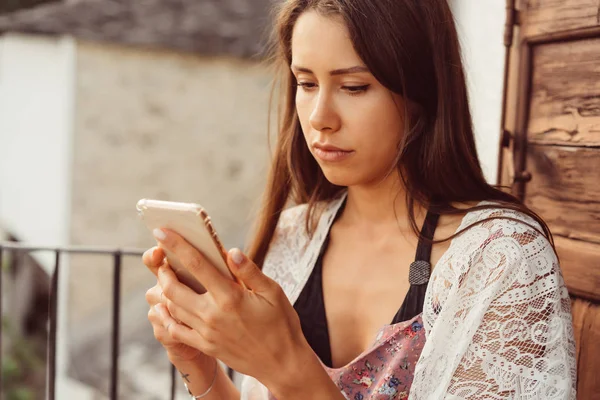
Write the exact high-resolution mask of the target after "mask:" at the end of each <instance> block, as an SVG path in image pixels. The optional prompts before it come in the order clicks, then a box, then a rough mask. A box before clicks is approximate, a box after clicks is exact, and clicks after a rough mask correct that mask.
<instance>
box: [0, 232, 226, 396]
mask: <svg viewBox="0 0 600 400" xmlns="http://www.w3.org/2000/svg"><path fill="white" fill-rule="evenodd" d="M6 252H15V253H18V252H21V253H32V252H51V253H54V255H55V258H54V270H53V271H52V277H51V284H50V285H51V287H50V299H49V302H48V304H49V313H48V314H49V316H48V318H49V332H48V347H47V361H46V362H47V384H46V398H47V399H48V400H54V399H55V397H56V390H55V385H56V341H57V338H56V330H57V316H58V291H59V284H58V282H59V279H58V278H59V274H60V261H61V255H62V254H89V255H107V256H112V257H113V291H112V292H113V293H112V325H111V368H110V386H109V398H110V400H118V388H119V338H120V327H121V322H120V312H121V296H120V293H121V266H122V260H123V257H125V256H135V257H141V255H142V253H143V251H142V250H138V249H115V248H97V247H96V248H94V247H82V246H70V247H39V246H27V245H23V244H20V243H16V242H0V266H1V265H3V264H2V261H3V256H4V254H5V253H6ZM140 262H141V261H140ZM2 275H3V274H2V273H0V312H1V310H2ZM0 360H2V327H1V326H0ZM0 367H1V363H0ZM1 372H2V371H0V397H1V396H2V390H1V389H2V388H3V382H2V373H1ZM175 372H176V371H175V369H174V368H173V367H171V394H170V396H171V400H174V399H175V388H176V378H175ZM228 372H229V374H230V375H231V371H228Z"/></svg>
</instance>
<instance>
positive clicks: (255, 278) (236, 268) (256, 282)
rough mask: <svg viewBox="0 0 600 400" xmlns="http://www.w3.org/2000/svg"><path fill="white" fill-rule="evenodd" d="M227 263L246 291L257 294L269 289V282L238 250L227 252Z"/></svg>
mask: <svg viewBox="0 0 600 400" xmlns="http://www.w3.org/2000/svg"><path fill="white" fill-rule="evenodd" d="M227 263H228V264H229V268H230V269H231V272H233V274H234V275H235V277H236V278H237V279H239V280H240V281H241V282H242V283H243V284H244V285H246V287H247V288H248V289H250V290H252V291H254V292H257V293H261V292H263V293H264V292H267V291H268V290H269V289H270V287H271V280H270V279H269V278H267V276H265V274H263V273H262V271H261V270H260V269H259V268H258V267H257V266H256V264H254V263H253V262H252V261H251V260H250V259H249V258H248V257H246V256H245V255H244V253H242V251H241V250H240V249H231V250H229V254H228V256H227Z"/></svg>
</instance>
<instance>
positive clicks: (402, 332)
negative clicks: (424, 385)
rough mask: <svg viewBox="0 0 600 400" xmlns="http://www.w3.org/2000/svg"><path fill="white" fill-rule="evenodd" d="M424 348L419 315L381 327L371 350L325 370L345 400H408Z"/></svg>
mask: <svg viewBox="0 0 600 400" xmlns="http://www.w3.org/2000/svg"><path fill="white" fill-rule="evenodd" d="M424 345H425V330H424V329H423V320H422V319H421V315H420V314H419V315H417V316H416V317H415V318H413V319H412V320H409V321H405V322H400V323H397V324H394V325H386V326H384V327H383V328H381V330H380V331H379V333H378V334H377V337H376V339H375V343H374V344H373V345H372V346H371V348H369V349H368V350H367V351H365V352H364V353H362V354H361V355H359V356H358V357H357V358H356V359H354V360H353V361H352V362H351V363H349V364H348V365H346V366H344V367H342V368H328V367H325V370H326V371H327V372H328V374H329V376H330V377H331V379H332V380H333V381H334V382H335V383H336V384H337V386H338V387H339V388H340V390H341V391H342V393H343V394H344V395H345V396H346V398H347V399H352V400H367V399H368V400H392V399H394V400H402V399H407V398H408V393H409V391H410V386H411V384H412V381H413V376H414V371H415V365H416V364H417V361H418V360H419V356H420V355H421V351H422V350H423V346H424Z"/></svg>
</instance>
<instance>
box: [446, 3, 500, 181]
mask: <svg viewBox="0 0 600 400" xmlns="http://www.w3.org/2000/svg"><path fill="white" fill-rule="evenodd" d="M450 4H451V6H452V9H453V12H454V14H455V19H456V22H457V26H458V33H459V36H460V40H461V46H462V50H463V60H464V63H465V69H466V73H467V84H468V88H469V96H470V100H471V112H472V114H473V123H474V126H475V135H476V139H477V149H478V153H479V159H480V161H481V164H482V167H483V171H484V173H485V176H486V178H487V180H488V182H490V183H496V170H497V168H498V165H497V163H498V143H499V140H500V118H501V113H502V80H503V71H504V45H503V40H504V22H505V2H504V0H483V1H482V0H450Z"/></svg>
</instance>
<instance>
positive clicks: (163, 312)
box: [142, 247, 203, 361]
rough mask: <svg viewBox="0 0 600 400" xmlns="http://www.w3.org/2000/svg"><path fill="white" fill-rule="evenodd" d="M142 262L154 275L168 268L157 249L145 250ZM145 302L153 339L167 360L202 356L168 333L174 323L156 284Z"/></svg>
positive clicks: (191, 358)
mask: <svg viewBox="0 0 600 400" xmlns="http://www.w3.org/2000/svg"><path fill="white" fill-rule="evenodd" d="M142 261H143V262H144V264H145V265H146V267H148V269H149V270H150V271H152V273H153V274H154V275H157V273H158V269H159V267H160V266H164V267H165V268H167V267H168V264H167V262H166V260H165V253H164V251H163V250H162V249H161V248H159V247H153V248H151V249H149V250H147V251H146V252H145V253H144V255H143V256H142ZM146 301H147V302H148V304H149V305H150V311H148V320H149V321H150V323H151V324H152V328H153V330H154V337H155V338H156V340H158V341H159V342H160V343H161V344H162V345H163V347H164V348H165V349H166V350H167V354H168V356H169V359H171V360H181V361H192V360H196V359H198V358H200V357H201V356H202V355H203V354H202V352H201V351H200V350H198V349H196V348H194V347H190V346H188V345H186V344H184V343H181V342H180V341H177V340H175V339H174V338H173V336H172V335H171V334H170V333H169V330H168V329H167V327H168V326H169V324H173V323H176V321H175V320H174V319H173V317H172V316H171V314H170V313H169V310H168V309H167V307H166V306H165V304H164V302H165V298H164V295H163V293H162V290H161V288H160V285H159V284H158V283H157V284H156V285H155V286H153V287H152V288H150V289H149V290H148V291H147V292H146Z"/></svg>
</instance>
